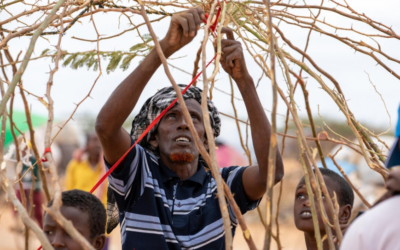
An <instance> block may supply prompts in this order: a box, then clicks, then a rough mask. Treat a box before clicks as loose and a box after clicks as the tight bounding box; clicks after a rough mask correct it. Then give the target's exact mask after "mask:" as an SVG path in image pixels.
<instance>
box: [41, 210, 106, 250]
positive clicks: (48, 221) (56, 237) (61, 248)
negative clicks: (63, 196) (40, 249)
mask: <svg viewBox="0 0 400 250" xmlns="http://www.w3.org/2000/svg"><path fill="white" fill-rule="evenodd" d="M60 212H61V214H62V215H63V216H64V217H65V218H66V219H67V220H69V221H71V222H72V224H73V225H74V227H75V228H76V230H78V232H79V233H80V234H82V236H83V237H85V238H86V239H87V240H88V241H89V242H90V243H91V244H92V245H93V246H94V247H95V248H96V249H102V248H103V246H104V243H105V236H104V235H100V236H96V237H94V239H92V238H90V228H89V215H88V213H84V212H82V211H81V210H79V209H78V208H75V207H65V206H62V207H61V208H60ZM43 231H44V233H45V234H46V236H47V239H48V240H49V241H50V244H51V245H52V246H53V247H54V249H56V250H81V249H82V250H83V248H82V246H81V245H80V244H79V243H78V242H76V241H74V240H73V239H72V238H71V237H70V236H69V235H68V234H67V232H65V231H64V229H63V228H62V227H61V226H60V225H59V224H58V223H57V222H56V221H55V220H54V219H53V217H51V215H49V214H48V213H46V215H45V216H44V219H43Z"/></svg>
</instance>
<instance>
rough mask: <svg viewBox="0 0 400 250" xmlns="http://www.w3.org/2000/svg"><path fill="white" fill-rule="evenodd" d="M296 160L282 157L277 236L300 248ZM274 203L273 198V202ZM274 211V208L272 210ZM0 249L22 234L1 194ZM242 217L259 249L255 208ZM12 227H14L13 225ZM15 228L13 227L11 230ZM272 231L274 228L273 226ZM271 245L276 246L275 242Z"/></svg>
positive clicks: (115, 236)
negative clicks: (295, 209) (295, 216)
mask: <svg viewBox="0 0 400 250" xmlns="http://www.w3.org/2000/svg"><path fill="white" fill-rule="evenodd" d="M298 164H299V163H298V162H297V161H296V160H287V159H285V177H284V179H283V190H282V199H281V203H280V209H279V211H280V214H279V224H280V239H281V243H282V246H283V247H284V249H285V250H295V249H296V250H303V249H305V244H304V238H303V234H302V233H301V232H299V231H297V230H296V228H295V226H294V224H293V215H292V213H293V211H292V209H293V201H294V189H295V187H296V186H297V183H298V181H299V179H300V178H301V176H302V172H301V167H300V166H299V165H298ZM278 191H279V184H278V185H277V186H276V187H275V190H274V199H275V200H276V199H277V196H278ZM275 204H276V202H275ZM259 207H260V210H261V212H262V213H263V214H264V212H265V203H264V200H263V201H262V202H261V204H260V206H259ZM274 213H275V212H274ZM0 216H1V217H0V235H1V236H2V237H1V239H0V249H1V250H19V249H21V250H22V249H24V235H23V234H22V232H18V230H19V231H22V223H21V222H20V221H19V219H17V218H16V217H15V216H14V213H13V211H12V207H11V206H10V204H6V203H5V199H4V195H2V197H0ZM245 220H246V222H247V226H248V228H249V230H250V233H251V235H252V237H253V239H254V242H255V243H256V246H257V248H258V249H262V246H263V243H264V236H265V229H264V227H263V225H262V223H261V222H260V219H259V216H258V212H257V210H254V211H250V212H248V213H247V214H245ZM13 228H14V229H13ZM15 228H17V230H15ZM273 230H274V232H275V230H276V228H275V227H274V229H273ZM30 235H31V237H30V242H29V249H32V250H36V249H37V248H38V247H39V245H40V244H39V241H38V240H37V239H36V238H35V236H34V234H33V233H30ZM110 237H111V239H110V240H111V242H110V243H111V247H110V250H119V249H121V243H120V234H119V228H116V229H115V230H114V231H113V232H112V234H111V236H110ZM233 246H234V249H235V250H240V249H248V247H247V244H246V242H245V240H244V238H243V234H242V231H241V230H240V227H238V228H237V230H236V235H235V238H234V243H233ZM272 249H276V244H275V242H274V243H273V247H272Z"/></svg>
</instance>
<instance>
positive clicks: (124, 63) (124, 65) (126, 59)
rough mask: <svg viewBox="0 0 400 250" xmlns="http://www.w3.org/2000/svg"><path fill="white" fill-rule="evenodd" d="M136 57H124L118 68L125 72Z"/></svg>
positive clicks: (132, 55) (133, 55) (134, 55)
mask: <svg viewBox="0 0 400 250" xmlns="http://www.w3.org/2000/svg"><path fill="white" fill-rule="evenodd" d="M135 57H136V54H130V55H127V56H125V57H124V60H122V64H121V66H119V67H120V68H121V69H122V70H123V71H125V70H127V69H128V68H129V65H131V61H132V60H133V58H135Z"/></svg>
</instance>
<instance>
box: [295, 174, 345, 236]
mask: <svg viewBox="0 0 400 250" xmlns="http://www.w3.org/2000/svg"><path fill="white" fill-rule="evenodd" d="M324 180H325V184H326V188H327V189H328V192H329V195H330V196H331V197H333V192H334V191H335V192H336V193H337V191H336V190H335V189H334V183H333V182H332V181H331V180H330V179H329V178H328V177H325V176H324ZM322 199H323V204H324V207H325V211H326V212H327V214H328V218H329V221H331V222H332V221H333V220H332V215H331V213H329V209H328V204H327V200H326V199H325V197H324V195H323V194H322ZM314 201H315V204H316V208H317V214H318V224H319V226H320V231H322V232H323V231H324V226H323V225H324V223H323V221H322V215H321V212H320V211H319V209H318V205H317V197H316V194H314ZM294 223H295V225H296V228H297V229H298V230H300V231H303V232H307V233H312V234H313V233H314V224H313V220H312V215H311V205H310V201H309V197H308V194H307V189H306V184H305V182H304V179H302V180H300V183H299V184H298V185H297V188H296V193H295V200H294Z"/></svg>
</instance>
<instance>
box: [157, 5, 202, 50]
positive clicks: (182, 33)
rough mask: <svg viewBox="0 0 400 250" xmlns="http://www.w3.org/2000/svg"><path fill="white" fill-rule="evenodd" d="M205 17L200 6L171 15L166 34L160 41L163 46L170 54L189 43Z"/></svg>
mask: <svg viewBox="0 0 400 250" xmlns="http://www.w3.org/2000/svg"><path fill="white" fill-rule="evenodd" d="M205 19H206V16H205V14H204V11H203V9H201V8H200V7H198V8H196V9H190V10H188V11H185V12H182V13H179V14H176V15H173V16H172V19H171V24H170V25H169V29H168V32H167V35H166V36H165V38H164V39H163V40H162V41H161V43H162V44H163V45H165V47H164V48H165V49H166V50H168V51H169V52H171V54H172V53H174V52H176V51H178V50H179V49H181V48H182V47H183V46H185V45H186V44H188V43H190V42H191V41H192V40H193V38H194V37H195V36H196V35H197V31H198V30H199V29H200V24H201V23H202V20H205Z"/></svg>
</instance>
